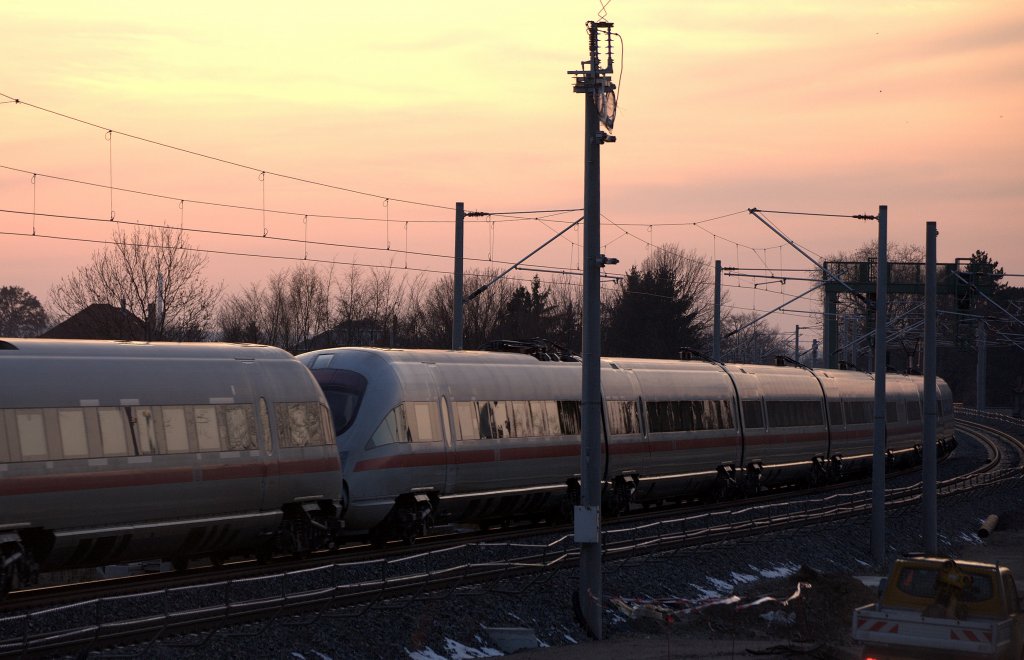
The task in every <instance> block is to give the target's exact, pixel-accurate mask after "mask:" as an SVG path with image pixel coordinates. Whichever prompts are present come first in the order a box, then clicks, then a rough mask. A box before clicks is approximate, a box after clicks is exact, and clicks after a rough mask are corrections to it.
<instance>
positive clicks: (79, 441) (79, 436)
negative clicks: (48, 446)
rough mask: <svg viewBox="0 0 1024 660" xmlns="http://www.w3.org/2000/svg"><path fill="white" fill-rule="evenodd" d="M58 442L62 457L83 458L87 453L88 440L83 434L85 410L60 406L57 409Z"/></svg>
mask: <svg viewBox="0 0 1024 660" xmlns="http://www.w3.org/2000/svg"><path fill="white" fill-rule="evenodd" d="M57 425H58V426H59V427H60V444H61V450H62V451H63V452H64V458H85V457H87V456H88V455H89V440H88V437H87V436H86V434H85V411H83V410H82V409H81V408H61V409H60V410H58V411H57Z"/></svg>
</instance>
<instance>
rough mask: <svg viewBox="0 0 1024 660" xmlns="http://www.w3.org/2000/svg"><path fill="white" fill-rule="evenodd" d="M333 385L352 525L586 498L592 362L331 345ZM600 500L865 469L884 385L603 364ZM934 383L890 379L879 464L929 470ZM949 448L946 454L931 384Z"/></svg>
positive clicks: (321, 359)
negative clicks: (928, 386)
mask: <svg viewBox="0 0 1024 660" xmlns="http://www.w3.org/2000/svg"><path fill="white" fill-rule="evenodd" d="M298 359H299V360H300V361H301V362H302V363H303V364H305V365H306V366H308V367H309V368H310V370H311V371H312V373H313V375H314V377H315V378H316V380H317V382H318V383H320V386H321V387H322V388H323V390H324V393H325V395H326V397H327V401H328V404H329V406H330V408H331V414H332V418H333V426H334V433H335V434H336V435H337V443H338V447H339V451H340V456H341V462H342V466H343V474H344V485H343V504H342V506H343V507H344V509H345V513H344V517H345V521H346V525H347V527H348V528H349V529H353V530H368V531H370V532H371V533H372V534H374V535H376V536H377V537H378V538H381V537H383V538H387V537H394V536H399V537H405V538H411V537H413V536H415V535H417V534H420V533H422V532H423V531H424V530H425V529H426V528H427V527H429V526H430V525H431V524H434V523H437V522H442V521H465V522H477V523H482V524H485V525H486V524H492V523H495V522H501V521H506V520H510V519H515V518H547V517H551V516H556V515H559V513H560V512H562V513H564V512H566V511H567V510H568V508H569V507H571V506H572V504H573V503H574V502H576V501H577V500H578V494H579V469H580V468H579V453H580V437H579V433H580V392H581V377H582V374H581V365H580V364H579V362H577V361H544V360H539V359H537V358H535V357H532V356H530V355H523V354H518V353H507V352H488V351H464V352H452V351H440V350H401V349H397V350H394V349H392V350H386V349H373V348H337V349H328V350H321V351H314V352H311V353H306V354H303V355H300V356H298ZM601 387H602V396H603V401H602V418H603V419H602V428H603V437H602V445H603V451H604V485H605V488H604V492H605V498H604V499H605V502H604V506H605V509H606V511H607V510H612V511H615V510H619V511H621V510H623V509H625V508H626V507H628V506H630V505H631V504H638V505H645V506H650V505H654V504H658V503H662V502H666V501H672V500H681V499H685V498H694V497H697V498H704V497H724V496H730V495H731V494H733V493H755V492H757V491H758V490H760V489H763V488H767V487H772V486H776V485H780V484H788V483H798V482H823V481H826V480H830V479H836V478H840V477H842V476H843V475H845V474H848V473H852V472H856V471H860V470H864V469H865V468H867V467H868V466H869V465H870V463H871V459H872V450H873V428H874V378H873V376H871V375H869V374H865V373H861V372H856V371H847V370H833V369H815V370H811V369H805V368H797V367H794V366H762V365H746V364H719V363H711V362H703V361H689V360H648V359H627V358H604V359H602V361H601ZM922 388H923V379H922V378H921V377H915V376H904V375H896V374H888V375H887V377H886V393H887V402H886V418H887V420H886V433H887V444H886V447H887V449H886V460H887V462H888V463H890V464H892V465H899V464H912V463H914V462H915V461H919V460H920V446H921V436H922V401H923V391H922ZM937 400H938V402H939V416H938V424H937V426H938V442H939V445H940V451H948V450H949V449H950V448H951V447H952V446H953V417H952V415H953V407H952V396H951V393H950V390H949V388H948V386H947V385H946V384H945V383H944V382H942V381H941V380H940V381H939V382H938V384H937Z"/></svg>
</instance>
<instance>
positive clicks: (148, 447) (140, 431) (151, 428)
mask: <svg viewBox="0 0 1024 660" xmlns="http://www.w3.org/2000/svg"><path fill="white" fill-rule="evenodd" d="M128 423H129V424H131V425H132V427H133V428H132V431H133V432H134V434H135V442H136V443H137V447H136V453H139V454H157V453H159V452H160V450H159V448H158V447H157V444H156V424H155V420H154V419H153V411H152V410H151V409H150V408H149V407H148V406H146V407H142V408H140V407H134V408H132V409H131V417H129V418H128Z"/></svg>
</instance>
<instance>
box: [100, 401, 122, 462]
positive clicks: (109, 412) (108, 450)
mask: <svg viewBox="0 0 1024 660" xmlns="http://www.w3.org/2000/svg"><path fill="white" fill-rule="evenodd" d="M96 414H97V415H98V416H99V420H100V439H101V442H102V446H103V455H104V456H125V455H126V454H127V453H128V438H127V433H125V428H124V422H125V418H124V410H123V409H122V408H97V409H96Z"/></svg>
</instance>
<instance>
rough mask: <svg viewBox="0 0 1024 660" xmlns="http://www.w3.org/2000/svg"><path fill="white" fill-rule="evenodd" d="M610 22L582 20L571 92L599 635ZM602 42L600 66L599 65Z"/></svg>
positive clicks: (588, 579) (589, 623)
mask: <svg viewBox="0 0 1024 660" xmlns="http://www.w3.org/2000/svg"><path fill="white" fill-rule="evenodd" d="M612 27H613V24H612V23H606V22H588V23H587V31H588V33H589V37H590V59H589V60H586V61H584V62H582V68H581V69H580V70H578V71H569V72H568V73H569V74H570V75H572V76H575V81H574V85H573V91H574V92H576V93H577V94H583V100H584V106H585V112H586V121H585V122H584V135H583V139H584V158H585V161H586V162H585V169H584V175H583V383H582V389H583V397H582V399H583V401H582V406H581V408H582V409H581V422H582V424H581V426H582V428H581V442H580V481H581V483H580V505H579V506H577V507H575V509H574V528H575V529H574V531H575V539H576V542H577V543H579V544H580V584H579V592H578V597H579V608H580V609H579V611H580V614H581V615H582V618H583V621H582V623H583V625H584V626H585V627H586V628H587V630H588V631H589V632H590V634H591V635H592V636H593V637H594V638H595V639H601V638H602V630H601V613H602V611H603V609H604V608H603V605H602V598H603V594H602V579H601V577H602V576H601V472H602V455H601V291H600V286H601V267H602V266H604V264H605V263H611V260H606V258H605V256H604V255H602V254H600V248H601V145H602V144H604V143H605V142H606V141H607V142H613V141H614V140H615V138H614V137H612V136H610V135H608V134H607V133H605V132H604V131H602V130H601V125H602V124H603V125H604V126H605V127H607V128H608V129H609V130H610V129H611V127H612V123H613V122H614V119H615V95H614V90H615V85H614V84H613V83H612V81H611V76H610V74H611V73H612V34H611V28H612ZM602 41H604V43H605V44H606V48H607V50H606V57H607V62H606V66H604V67H602V66H601V64H602V63H601V52H600V51H601V47H602V43H601V42H602Z"/></svg>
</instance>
